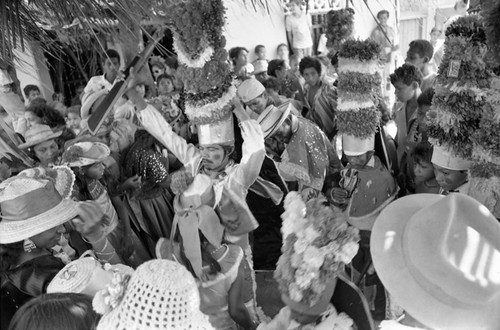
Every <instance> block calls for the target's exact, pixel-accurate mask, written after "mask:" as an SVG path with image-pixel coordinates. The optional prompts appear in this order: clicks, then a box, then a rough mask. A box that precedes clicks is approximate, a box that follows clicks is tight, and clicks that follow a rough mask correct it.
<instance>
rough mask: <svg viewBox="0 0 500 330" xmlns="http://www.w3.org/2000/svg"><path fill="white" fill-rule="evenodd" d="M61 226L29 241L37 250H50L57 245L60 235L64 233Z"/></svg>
mask: <svg viewBox="0 0 500 330" xmlns="http://www.w3.org/2000/svg"><path fill="white" fill-rule="evenodd" d="M65 231H66V230H65V229H64V226H63V225H59V226H56V227H54V228H51V229H48V230H46V231H44V232H42V233H40V234H38V235H35V236H33V237H31V238H30V239H31V240H32V241H33V243H35V245H36V247H37V248H39V249H50V248H53V247H54V246H56V245H57V244H59V240H60V239H61V235H62V234H63V233H64V232H65Z"/></svg>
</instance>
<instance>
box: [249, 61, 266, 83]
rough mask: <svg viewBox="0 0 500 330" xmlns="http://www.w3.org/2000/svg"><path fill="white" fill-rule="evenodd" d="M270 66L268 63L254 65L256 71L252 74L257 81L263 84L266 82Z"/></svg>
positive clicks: (259, 62)
mask: <svg viewBox="0 0 500 330" xmlns="http://www.w3.org/2000/svg"><path fill="white" fill-rule="evenodd" d="M268 66H269V64H268V63H267V61H257V63H256V64H254V69H253V73H252V74H253V76H254V77H255V79H257V80H258V81H260V82H261V83H262V82H263V81H264V80H266V79H267V78H269V76H268V74H267V68H268Z"/></svg>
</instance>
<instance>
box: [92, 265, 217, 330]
mask: <svg viewBox="0 0 500 330" xmlns="http://www.w3.org/2000/svg"><path fill="white" fill-rule="evenodd" d="M93 306H94V309H95V310H96V311H97V312H98V313H100V314H103V316H102V318H101V320H100V321H99V324H98V325H97V329H98V330H127V329H143V330H149V329H151V330H152V329H164V330H169V329H179V330H188V329H191V330H214V327H213V326H212V325H211V324H210V322H209V320H208V316H206V315H204V314H203V313H202V312H200V296H199V293H198V289H197V286H196V282H195V280H194V278H193V276H192V275H191V274H190V273H189V271H188V270H187V269H186V268H185V267H184V266H182V265H180V264H179V263H177V262H174V261H170V260H151V261H148V262H145V263H144V264H142V265H140V266H139V267H138V268H137V270H136V271H135V272H134V273H133V274H132V275H131V276H130V275H121V276H117V277H116V280H115V281H114V282H113V285H112V286H109V287H108V289H105V290H102V291H99V292H98V293H97V295H96V296H95V297H94V301H93Z"/></svg>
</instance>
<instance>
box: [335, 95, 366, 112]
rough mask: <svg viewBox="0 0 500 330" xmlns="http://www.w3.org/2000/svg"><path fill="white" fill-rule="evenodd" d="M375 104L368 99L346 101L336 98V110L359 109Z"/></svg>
mask: <svg viewBox="0 0 500 330" xmlns="http://www.w3.org/2000/svg"><path fill="white" fill-rule="evenodd" d="M374 106H375V104H374V103H373V101H372V100H370V101H364V102H359V101H346V100H343V99H340V98H339V100H338V104H337V110H338V111H356V112H357V111H359V110H360V109H366V108H373V107H374Z"/></svg>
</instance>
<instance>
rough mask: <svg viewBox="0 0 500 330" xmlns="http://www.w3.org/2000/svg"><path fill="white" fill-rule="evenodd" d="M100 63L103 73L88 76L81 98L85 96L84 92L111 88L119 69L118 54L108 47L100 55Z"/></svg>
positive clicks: (119, 60)
mask: <svg viewBox="0 0 500 330" xmlns="http://www.w3.org/2000/svg"><path fill="white" fill-rule="evenodd" d="M101 64H102V71H103V74H102V75H100V76H94V77H92V78H90V80H89V81H88V82H87V85H86V86H85V89H84V90H83V94H82V100H83V99H84V98H85V94H89V93H94V92H97V91H100V90H101V89H105V90H107V91H109V90H111V88H113V85H114V84H115V81H116V79H117V77H118V70H119V69H120V64H121V59H120V54H118V52H117V51H116V50H114V49H108V50H107V51H106V53H105V54H103V56H102V62H101Z"/></svg>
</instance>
